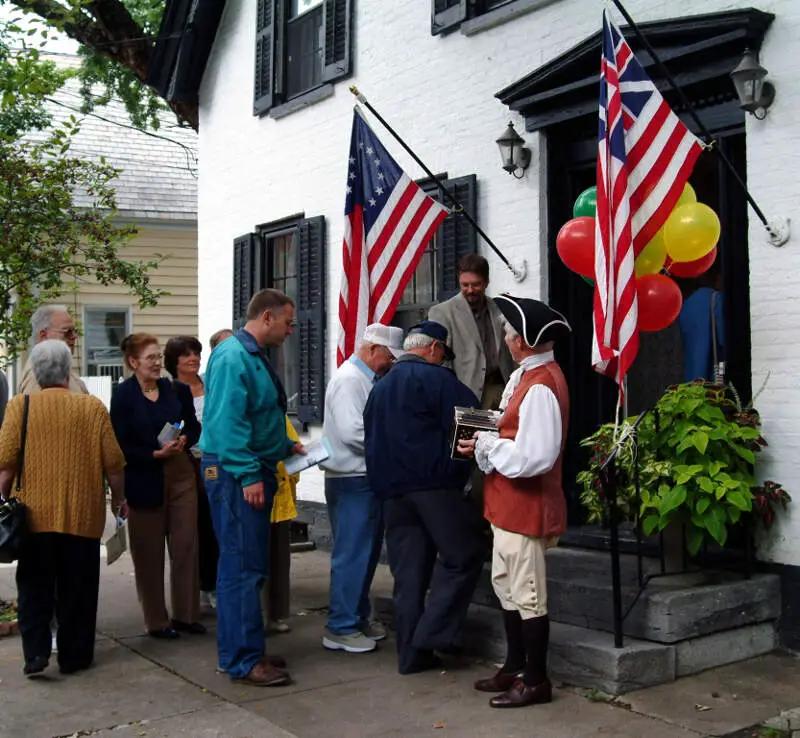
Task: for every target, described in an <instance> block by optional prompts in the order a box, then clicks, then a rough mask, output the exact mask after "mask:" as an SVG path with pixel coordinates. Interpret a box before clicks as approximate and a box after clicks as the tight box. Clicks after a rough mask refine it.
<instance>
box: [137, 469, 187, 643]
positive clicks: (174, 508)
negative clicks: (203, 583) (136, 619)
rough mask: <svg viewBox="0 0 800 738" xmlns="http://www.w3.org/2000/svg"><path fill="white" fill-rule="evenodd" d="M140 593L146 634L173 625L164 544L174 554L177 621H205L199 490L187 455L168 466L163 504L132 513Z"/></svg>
mask: <svg viewBox="0 0 800 738" xmlns="http://www.w3.org/2000/svg"><path fill="white" fill-rule="evenodd" d="M128 532H129V535H130V545H131V556H132V557H133V567H134V571H135V573H136V591H137V592H138V594H139V602H140V603H141V605H142V612H143V613H144V622H145V626H146V627H147V630H159V629H160V628H167V627H169V624H170V619H169V616H168V615H167V607H166V604H165V602H164V542H165V541H166V544H167V548H168V549H169V563H170V577H169V578H170V585H171V594H172V617H173V618H174V619H175V620H180V621H181V622H184V623H194V622H197V620H198V619H199V617H200V573H199V566H198V559H197V484H196V481H195V474H194V469H193V468H192V464H191V461H190V460H189V457H188V456H186V455H185V454H180V455H178V456H173V457H172V458H170V459H167V460H166V461H165V462H164V504H163V505H162V506H161V507H158V508H152V509H148V510H133V509H131V510H130V513H129V516H128Z"/></svg>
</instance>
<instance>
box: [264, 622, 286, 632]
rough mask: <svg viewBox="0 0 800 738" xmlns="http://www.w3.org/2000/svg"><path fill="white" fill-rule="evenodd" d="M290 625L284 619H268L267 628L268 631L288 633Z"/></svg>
mask: <svg viewBox="0 0 800 738" xmlns="http://www.w3.org/2000/svg"><path fill="white" fill-rule="evenodd" d="M291 629H292V627H291V626H290V625H289V623H287V622H286V621H285V620H268V621H267V630H268V631H269V632H270V633H288V632H289V631H290V630H291Z"/></svg>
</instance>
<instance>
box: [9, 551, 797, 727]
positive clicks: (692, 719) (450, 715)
mask: <svg viewBox="0 0 800 738" xmlns="http://www.w3.org/2000/svg"><path fill="white" fill-rule="evenodd" d="M329 561H330V560H329V557H328V555H327V554H325V553H322V552H316V551H315V552H307V553H300V554H294V555H293V558H292V567H293V569H292V583H293V593H292V594H293V616H292V619H291V624H292V628H293V630H292V632H291V633H289V634H286V635H280V636H276V637H274V638H271V639H270V650H271V652H274V653H279V654H281V655H283V656H285V657H286V658H287V659H288V661H289V666H290V670H291V673H292V677H293V678H294V684H293V685H292V686H290V687H284V688H272V689H263V688H262V689H259V688H256V687H250V686H245V685H242V684H237V683H235V682H232V681H231V680H230V679H228V678H227V677H226V676H224V675H220V674H217V673H216V672H215V668H214V667H215V665H216V644H215V638H214V618H213V615H210V616H208V617H206V618H205V622H206V625H208V626H209V634H207V635H205V636H184V637H182V638H181V639H180V640H178V641H174V642H164V641H156V640H153V639H151V638H148V637H147V636H145V635H144V634H143V625H142V621H141V613H140V610H139V606H138V603H137V600H136V593H135V589H134V584H133V567H132V565H131V561H130V558H129V557H128V556H127V555H125V556H124V557H123V558H122V559H120V560H119V561H117V562H116V563H115V564H113V565H112V566H109V567H106V566H105V564H104V565H103V571H102V582H101V597H100V610H99V615H98V642H97V656H96V666H95V668H93V669H91V670H89V671H87V672H82V673H80V674H77V675H74V676H65V677H62V676H60V675H59V674H58V669H57V667H56V666H55V660H53V662H52V663H51V666H50V668H49V670H48V672H47V674H48V676H47V678H46V679H42V680H38V681H27V680H25V678H24V677H23V676H22V656H21V652H20V643H19V638H18V637H10V638H4V639H0V697H2V707H1V708H0V738H56V737H58V738H62V737H63V738H66V737H67V736H69V737H72V736H101V737H102V738H128V737H130V738H172V737H173V736H176V737H177V736H192V738H212V737H214V738H256V736H258V737H259V738H292V737H293V736H294V737H295V738H320V737H322V738H327V737H330V738H370V737H372V736H375V737H377V736H398V737H401V736H402V737H406V736H407V737H409V738H411V737H417V736H426V735H432V736H447V735H450V736H457V737H458V738H478V737H482V736H486V737H489V736H492V738H504V737H508V738H516V737H517V736H524V735H536V736H537V738H583V737H584V736H587V737H588V736H598V737H599V736H614V737H615V738H639V736H643V735H644V736H648V738H698V737H703V736H728V735H732V734H734V733H735V732H736V731H739V730H742V729H744V728H748V727H749V726H753V725H755V724H757V723H760V722H762V721H764V720H766V719H768V718H771V717H773V716H776V715H778V714H779V713H780V712H781V711H782V710H787V709H790V708H794V707H796V706H797V705H800V660H798V659H797V658H795V657H793V656H789V655H785V654H772V655H768V656H765V657H760V658H758V659H753V660H752V661H749V662H746V663H744V664H736V665H732V666H727V667H723V668H720V669H716V670H713V671H709V672H705V673H703V674H699V675H696V676H693V677H688V678H685V679H682V680H679V681H678V682H675V683H673V684H668V685H662V686H660V687H655V688H652V689H646V690H642V691H640V692H636V693H632V694H628V695H625V696H624V697H622V698H619V699H617V700H610V698H608V700H609V701H607V698H606V697H605V696H604V695H602V694H598V693H590V692H586V691H585V690H576V689H572V688H570V687H567V686H565V685H560V686H559V688H558V689H557V690H556V696H555V699H554V701H553V703H552V704H550V705H543V706H537V707H530V708H524V709H519V710H492V709H490V708H489V707H488V705H487V702H488V698H489V696H490V695H485V694H482V693H479V692H475V691H474V690H473V689H472V682H473V681H474V679H476V678H478V677H480V676H486V675H488V674H489V673H491V672H492V669H493V667H492V666H491V665H488V664H481V663H477V662H472V663H464V664H462V665H461V666H454V665H451V666H450V667H448V668H446V669H445V670H443V671H435V672H428V673H424V674H417V675H413V676H405V677H404V676H400V675H398V674H397V671H396V659H395V654H394V644H393V641H392V640H391V639H389V640H388V641H385V642H384V643H383V644H381V647H380V648H379V650H378V651H376V652H373V653H370V654H361V655H351V654H345V653H343V652H328V651H325V650H323V648H322V646H321V635H322V629H323V627H324V624H325V607H326V605H327V593H328V568H329ZM374 591H375V594H377V595H385V594H389V593H390V592H391V577H390V575H389V573H388V571H387V570H386V568H385V567H381V568H380V570H379V572H378V576H377V578H376V585H375V587H374ZM13 597H14V586H13V568H11V567H3V568H0V598H13ZM741 735H753V733H752V731H748V732H747V733H742V734H741ZM755 735H757V734H755ZM771 735H776V734H774V733H773V734H771Z"/></svg>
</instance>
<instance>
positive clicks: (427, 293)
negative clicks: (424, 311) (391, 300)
mask: <svg viewBox="0 0 800 738" xmlns="http://www.w3.org/2000/svg"><path fill="white" fill-rule="evenodd" d="M437 250H438V236H434V237H433V238H432V239H431V242H430V243H429V244H428V247H427V248H426V249H425V252H424V253H423V254H422V258H421V259H420V262H419V264H417V268H416V270H415V271H414V274H413V276H412V277H411V279H410V280H409V281H408V284H407V285H406V288H405V289H404V290H403V297H402V298H401V299H400V305H401V306H403V305H432V304H433V303H434V302H436V300H437V295H436V254H437Z"/></svg>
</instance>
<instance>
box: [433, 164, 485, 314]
mask: <svg viewBox="0 0 800 738" xmlns="http://www.w3.org/2000/svg"><path fill="white" fill-rule="evenodd" d="M442 184H443V185H444V187H445V189H446V190H447V191H448V192H449V193H450V194H451V195H452V196H453V197H455V198H456V200H457V201H458V202H459V203H461V205H462V206H463V207H464V209H465V210H466V211H467V212H468V213H469V214H470V215H471V216H472V217H473V218H475V219H476V220H477V213H478V184H477V181H476V179H475V175H474V174H470V175H468V176H466V177H457V178H456V179H448V180H445V181H444V182H443V183H442ZM436 199H437V200H439V201H441V202H443V203H444V204H445V205H447V207H449V208H451V209H452V207H453V206H452V204H451V203H450V202H449V200H447V198H444V197H443V196H442V193H441V192H437V197H436ZM438 238H439V244H440V245H439V249H438V265H437V266H438V267H439V269H438V272H439V273H438V281H439V284H438V285H437V286H438V290H439V294H438V295H437V300H439V301H441V300H447V299H449V298H450V297H452V296H453V295H455V294H456V292H458V260H459V259H460V258H461V257H462V256H464V254H474V253H475V252H476V251H477V250H478V238H477V234H476V233H475V229H474V228H473V227H472V225H471V224H470V223H469V221H468V220H467V219H466V218H465V217H464V215H463V214H462V213H458V212H452V213H450V215H448V216H447V217H446V218H445V219H444V220H443V221H442V225H440V226H439V231H438Z"/></svg>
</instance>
